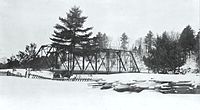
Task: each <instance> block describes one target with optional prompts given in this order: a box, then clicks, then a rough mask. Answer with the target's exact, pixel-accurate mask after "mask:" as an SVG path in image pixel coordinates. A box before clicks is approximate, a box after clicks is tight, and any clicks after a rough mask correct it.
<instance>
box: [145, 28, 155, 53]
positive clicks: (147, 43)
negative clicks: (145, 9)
mask: <svg viewBox="0 0 200 110" xmlns="http://www.w3.org/2000/svg"><path fill="white" fill-rule="evenodd" d="M153 42H154V41H153V33H152V32H151V31H149V32H148V34H147V35H146V36H145V39H144V44H145V46H146V52H147V53H148V52H149V51H150V50H151V49H152V46H153Z"/></svg>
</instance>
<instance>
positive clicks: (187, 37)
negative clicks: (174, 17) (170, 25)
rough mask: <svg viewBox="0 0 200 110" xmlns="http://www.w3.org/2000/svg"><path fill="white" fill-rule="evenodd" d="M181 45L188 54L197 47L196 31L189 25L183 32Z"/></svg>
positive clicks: (180, 40)
mask: <svg viewBox="0 0 200 110" xmlns="http://www.w3.org/2000/svg"><path fill="white" fill-rule="evenodd" d="M179 43H180V46H181V47H182V48H183V51H184V52H185V53H187V54H189V53H190V52H192V51H194V49H195V36H194V31H193V30H192V28H191V27H190V25H188V26H187V27H186V28H185V29H184V30H183V31H182V33H181V36H180V39H179Z"/></svg>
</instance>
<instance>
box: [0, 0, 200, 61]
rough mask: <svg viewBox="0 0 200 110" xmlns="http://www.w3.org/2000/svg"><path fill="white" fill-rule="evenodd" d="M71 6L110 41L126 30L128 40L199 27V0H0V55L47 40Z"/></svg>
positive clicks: (130, 41)
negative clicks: (80, 11)
mask: <svg viewBox="0 0 200 110" xmlns="http://www.w3.org/2000/svg"><path fill="white" fill-rule="evenodd" d="M73 6H79V7H80V9H81V10H82V11H83V14H82V15H83V16H88V19H87V20H86V22H85V24H84V26H85V27H90V26H92V27H93V30H92V32H93V36H95V35H96V34H97V32H102V33H106V34H107V35H108V36H109V37H110V39H111V41H112V45H114V46H116V45H118V44H119V42H118V41H119V37H120V36H121V35H122V33H124V32H125V33H126V34H127V35H128V37H129V43H130V44H132V43H134V42H135V40H136V39H138V38H139V37H144V36H145V35H146V34H147V33H148V31H149V30H151V31H152V32H153V33H154V34H155V35H156V34H161V33H162V32H164V31H175V32H179V33H181V31H182V30H183V29H184V28H185V27H186V26H187V25H190V26H191V27H192V29H193V30H194V31H195V32H198V30H199V28H200V21H199V20H200V0H0V58H1V57H9V56H11V55H16V54H17V53H18V51H19V50H24V49H25V46H26V45H28V44H30V43H36V44H37V46H38V48H39V47H40V46H41V45H42V44H50V43H51V41H50V39H49V38H50V37H51V36H52V33H53V31H54V28H53V26H54V25H55V24H56V23H60V22H59V20H58V18H59V16H60V17H65V16H66V12H68V11H69V9H70V8H71V7H73Z"/></svg>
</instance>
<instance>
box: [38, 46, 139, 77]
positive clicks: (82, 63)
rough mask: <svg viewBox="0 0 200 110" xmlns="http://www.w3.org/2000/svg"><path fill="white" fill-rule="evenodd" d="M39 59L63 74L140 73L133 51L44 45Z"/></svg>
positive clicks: (40, 50)
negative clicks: (69, 49) (71, 49)
mask: <svg viewBox="0 0 200 110" xmlns="http://www.w3.org/2000/svg"><path fill="white" fill-rule="evenodd" d="M35 57H37V58H41V57H43V59H42V63H45V64H46V65H47V68H48V69H50V70H51V71H54V72H56V73H62V74H88V73H89V74H112V73H124V72H131V73H132V72H140V70H139V68H138V65H137V63H136V60H135V58H134V55H133V53H132V52H131V51H126V50H118V49H87V50H81V49H74V50H73V51H68V49H57V48H55V47H54V46H52V45H42V46H41V47H40V49H39V50H38V52H37V53H36V56H35Z"/></svg>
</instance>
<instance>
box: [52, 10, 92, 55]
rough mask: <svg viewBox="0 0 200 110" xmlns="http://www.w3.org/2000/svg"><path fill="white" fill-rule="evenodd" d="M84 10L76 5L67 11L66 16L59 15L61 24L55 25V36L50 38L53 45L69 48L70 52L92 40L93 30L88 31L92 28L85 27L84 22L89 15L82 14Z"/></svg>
mask: <svg viewBox="0 0 200 110" xmlns="http://www.w3.org/2000/svg"><path fill="white" fill-rule="evenodd" d="M81 14H82V11H81V10H80V9H79V7H76V6H74V7H73V8H71V9H70V10H69V13H66V15H67V17H66V18H61V17H59V20H60V21H61V23H62V25H61V24H56V25H55V26H54V28H55V30H54V34H53V38H50V39H51V40H52V41H53V43H52V45H53V46H55V47H57V48H58V49H59V48H67V50H68V51H69V52H72V51H74V50H75V48H82V49H83V48H85V47H86V46H88V44H89V42H90V38H89V37H90V36H91V35H92V32H88V31H90V30H91V29H92V27H89V28H83V24H84V22H85V21H86V19H87V17H85V16H82V15H81Z"/></svg>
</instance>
